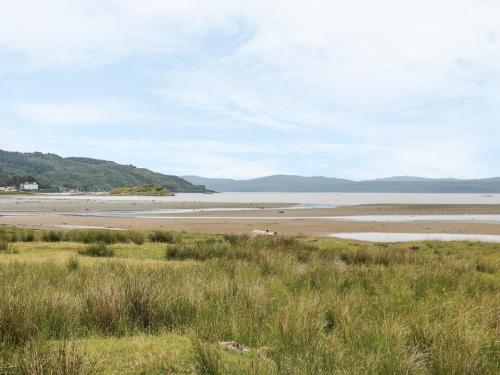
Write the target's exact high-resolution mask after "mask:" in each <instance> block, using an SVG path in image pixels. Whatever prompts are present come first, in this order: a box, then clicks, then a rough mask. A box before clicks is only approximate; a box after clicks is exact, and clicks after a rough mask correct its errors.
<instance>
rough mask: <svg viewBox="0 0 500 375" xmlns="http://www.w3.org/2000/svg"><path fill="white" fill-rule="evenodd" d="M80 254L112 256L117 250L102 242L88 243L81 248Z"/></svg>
mask: <svg viewBox="0 0 500 375" xmlns="http://www.w3.org/2000/svg"><path fill="white" fill-rule="evenodd" d="M78 254H80V255H87V256H90V257H112V256H114V255H115V251H114V250H113V249H112V248H110V247H109V246H108V245H106V244H105V243H102V242H101V243H93V244H90V245H87V246H86V247H85V248H84V249H81V250H79V251H78Z"/></svg>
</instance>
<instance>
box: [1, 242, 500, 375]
mask: <svg viewBox="0 0 500 375" xmlns="http://www.w3.org/2000/svg"><path fill="white" fill-rule="evenodd" d="M64 236H68V234H67V233H63V237H64ZM174 237H175V243H173V244H166V245H161V244H154V243H153V244H151V243H149V242H148V243H146V244H145V245H144V246H141V247H139V246H137V247H135V248H136V249H137V251H141V249H142V248H143V247H145V248H148V249H149V248H151V249H157V250H155V251H158V252H160V256H159V257H158V258H151V259H149V260H148V261H147V262H146V261H144V262H143V261H138V259H139V258H136V259H133V260H132V259H126V258H118V257H116V258H112V259H106V260H100V261H97V260H96V259H92V258H85V259H83V258H82V259H81V261H80V260H78V258H77V257H76V256H73V257H71V258H69V260H68V261H67V262H59V263H58V262H55V261H31V262H27V261H23V262H21V261H19V262H15V261H14V262H12V261H11V262H9V264H8V266H6V265H4V266H1V267H0V342H1V343H2V345H3V346H0V358H4V357H5V358H7V359H6V360H5V363H6V365H5V366H18V365H17V364H16V363H17V362H16V360H14V359H15V358H18V356H24V355H25V354H23V348H25V347H26V345H28V344H29V343H31V342H33V340H36V341H37V342H42V343H46V344H47V345H48V343H50V342H54V341H57V340H66V339H68V338H71V339H76V338H85V337H97V338H98V337H135V335H137V334H147V335H161V334H163V333H164V332H172V333H176V334H178V335H183V336H186V337H190V338H192V339H191V341H192V349H191V354H190V357H189V358H191V361H192V368H193V369H195V370H196V371H198V373H204V374H220V373H222V374H232V373H234V374H247V373H248V374H261V373H262V374H274V373H276V374H351V373H354V374H356V373H358V374H362V373H384V374H398V373H405V374H406V373H418V374H419V373H428V374H434V373H435V374H448V373H451V374H453V373H455V374H459V373H469V374H496V373H498V372H499V370H500V319H499V318H498V316H499V315H498V312H499V311H500V292H499V291H500V273H499V267H498V264H499V263H498V260H499V259H500V257H499V247H498V246H496V247H495V246H491V245H487V244H485V245H481V244H476V245H475V246H474V247H470V246H469V245H467V246H464V245H462V244H461V243H456V244H455V243H429V244H420V245H419V246H420V249H419V250H418V251H414V250H411V249H410V248H409V247H408V246H407V245H388V246H386V245H374V244H361V243H350V242H345V241H343V242H333V241H320V242H318V243H317V244H316V243H315V244H311V243H305V241H303V240H301V239H297V238H285V237H272V238H249V237H247V236H199V235H198V236H196V235H187V234H186V235H181V234H175V236H174ZM125 242H128V239H126V240H125ZM62 245H66V244H62ZM30 246H33V245H31V244H29V243H24V244H17V245H16V247H20V248H21V249H24V248H29V247H30ZM68 246H69V244H68ZM75 246H77V247H76V248H78V247H80V248H81V245H75ZM127 246H132V245H127ZM134 246H135V245H134ZM89 248H92V249H93V250H92V251H89V250H88V249H89ZM95 249H97V250H95ZM102 249H105V250H106V249H108V250H109V249H110V248H109V245H108V244H104V243H101V244H92V243H91V244H88V245H87V246H86V247H84V248H83V251H84V252H86V251H89V253H91V255H92V254H94V252H95V253H101V251H102ZM113 249H114V250H116V252H117V254H120V244H116V245H114V246H113ZM132 253H133V252H129V253H128V254H132ZM161 253H164V259H161ZM1 256H3V255H0V257H1ZM9 257H11V256H9ZM12 257H16V256H15V255H14V256H12ZM9 259H10V258H9ZM155 259H157V260H155ZM165 259H166V260H168V261H165ZM221 341H236V342H238V343H240V344H241V345H244V346H245V347H248V348H250V352H249V353H234V354H231V355H230V356H228V355H226V354H227V353H225V351H223V350H221V348H220V347H219V346H218V344H217V343H218V342H221ZM183 350H184V349H183ZM28 352H32V351H28ZM2 353H3V354H2ZM9 353H10V354H9ZM9 355H10V356H11V358H10V359H9V358H8V357H9ZM117 355H124V354H123V353H120V354H117ZM16 356H17V357H16ZM28 357H29V356H28ZM41 357H42V358H44V357H43V356H41ZM13 358H14V359H13ZM35 358H37V356H35ZM72 358H77V356H74V357H72ZM51 361H52V360H51ZM158 361H159V362H158V363H157V364H156V365H155V368H175V366H174V365H173V364H172V366H173V367H172V366H170V365H169V366H167V364H165V363H161V359H160V358H159V359H158ZM69 362H71V363H74V362H78V360H76V359H75V360H71V361H69ZM87 362H88V360H87V361H86V363H87ZM0 363H1V362H0ZM27 363H31V362H29V361H28V362H27ZM33 363H37V361H34V362H33ZM55 363H59V362H58V361H55ZM50 366H53V365H50ZM54 366H55V365H54ZM16 368H17V367H16ZM51 368H52V367H51ZM131 372H133V371H132V370H131ZM53 373H57V372H53ZM68 373H71V372H68ZM75 373H76V372H75Z"/></svg>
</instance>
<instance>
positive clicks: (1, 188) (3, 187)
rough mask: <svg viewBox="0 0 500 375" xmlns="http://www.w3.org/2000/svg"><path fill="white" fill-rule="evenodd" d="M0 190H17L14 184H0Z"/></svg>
mask: <svg viewBox="0 0 500 375" xmlns="http://www.w3.org/2000/svg"><path fill="white" fill-rule="evenodd" d="M0 191H8V192H10V191H17V189H16V186H15V185H12V186H0Z"/></svg>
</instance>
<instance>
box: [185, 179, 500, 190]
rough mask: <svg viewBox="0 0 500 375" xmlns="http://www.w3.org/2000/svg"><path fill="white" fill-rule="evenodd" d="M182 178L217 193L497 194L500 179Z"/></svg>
mask: <svg viewBox="0 0 500 375" xmlns="http://www.w3.org/2000/svg"><path fill="white" fill-rule="evenodd" d="M183 178H185V179H186V180H187V181H190V182H192V183H194V184H202V185H205V186H206V187H207V189H213V190H216V191H220V192H266V191H268V192H339V193H483V194H494V193H500V177H495V178H485V179H476V180H460V179H453V178H443V179H432V178H424V177H415V176H397V177H388V178H381V179H375V180H365V181H353V180H346V179H340V178H330V177H321V176H317V177H302V176H293V175H275V176H267V177H261V178H255V179H249V180H232V179H218V178H205V177H199V176H184V177H183Z"/></svg>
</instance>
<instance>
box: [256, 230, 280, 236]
mask: <svg viewBox="0 0 500 375" xmlns="http://www.w3.org/2000/svg"><path fill="white" fill-rule="evenodd" d="M252 234H253V235H254V236H277V235H278V233H277V232H272V231H270V230H269V229H266V230H260V229H254V230H253V231H252Z"/></svg>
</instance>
